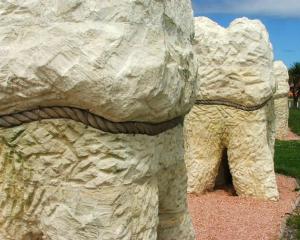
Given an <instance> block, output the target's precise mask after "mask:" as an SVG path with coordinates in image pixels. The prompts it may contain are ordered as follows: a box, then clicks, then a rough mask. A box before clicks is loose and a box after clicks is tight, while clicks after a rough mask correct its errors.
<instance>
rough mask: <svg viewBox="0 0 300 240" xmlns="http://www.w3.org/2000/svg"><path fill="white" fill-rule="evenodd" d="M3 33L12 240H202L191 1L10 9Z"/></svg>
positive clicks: (0, 11)
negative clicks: (193, 160)
mask: <svg viewBox="0 0 300 240" xmlns="http://www.w3.org/2000/svg"><path fill="white" fill-rule="evenodd" d="M0 23H1V25H0V33H1V34H0V59H1V61H0V126H1V128H0V139H1V142H0V203H1V210H0V215H1V218H0V222H1V225H0V239H6V240H26V239H30V240H32V239H37V240H38V239H49V240H59V239H64V240H75V239H76V240H81V239H82V240H83V239H89V240H93V239H95V240H96V239H103V240H113V239H116V240H117V239H118V240H121V239H122V240H125V239H143V240H150V239H151V240H152V239H153V240H154V239H161V240H169V239H174V238H176V239H187V240H189V239H194V233H193V229H192V225H191V222H190V218H189V215H188V212H187V206H186V177H187V176H186V170H185V164H184V160H183V136H182V134H183V130H182V126H181V124H180V123H181V117H182V116H183V115H184V114H185V113H186V112H188V111H189V110H190V107H191V106H192V104H193V103H192V102H193V89H194V83H195V81H194V80H195V69H194V63H193V51H192V45H191V38H192V36H193V17H192V8H191V2H190V0H180V1H173V0H172V1H169V0H168V1H165V0H163V1H149V0H138V1H137V0H134V1H128V0H87V1H84V0H64V1H59V0H41V1H40V0H25V1H24V0H22V1H21V0H7V1H1V2H0ZM80 122H81V123H80ZM96 128H98V129H96ZM121 133H127V134H121ZM149 135H152V136H149Z"/></svg>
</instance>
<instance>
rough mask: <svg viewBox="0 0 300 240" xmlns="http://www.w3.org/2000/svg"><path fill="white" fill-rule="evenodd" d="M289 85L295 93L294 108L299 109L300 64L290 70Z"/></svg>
mask: <svg viewBox="0 0 300 240" xmlns="http://www.w3.org/2000/svg"><path fill="white" fill-rule="evenodd" d="M289 83H290V86H291V91H292V93H293V99H294V106H295V107H297V102H298V99H299V97H300V96H299V95H300V62H297V63H294V65H293V66H292V67H290V68H289Z"/></svg>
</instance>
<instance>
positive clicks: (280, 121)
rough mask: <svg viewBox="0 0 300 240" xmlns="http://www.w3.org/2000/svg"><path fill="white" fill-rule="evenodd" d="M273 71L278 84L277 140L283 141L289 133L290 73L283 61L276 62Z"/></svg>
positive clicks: (276, 107) (276, 105)
mask: <svg viewBox="0 0 300 240" xmlns="http://www.w3.org/2000/svg"><path fill="white" fill-rule="evenodd" d="M273 71H274V73H273V74H274V78H275V81H276V82H277V91H276V93H275V115H276V120H275V122H276V138H278V139H283V138H285V137H286V136H287V134H288V131H289V122H288V120H289V105H288V93H289V90H290V86H289V83H288V81H289V73H288V69H287V67H286V66H285V64H284V63H283V62H282V61H275V62H274V65H273Z"/></svg>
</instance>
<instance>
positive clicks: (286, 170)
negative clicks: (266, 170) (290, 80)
mask: <svg viewBox="0 0 300 240" xmlns="http://www.w3.org/2000/svg"><path fill="white" fill-rule="evenodd" d="M289 127H290V128H291V130H292V131H293V132H294V133H296V134H298V135H300V110H297V109H290V117H289ZM275 171H276V172H277V173H281V174H284V175H287V176H292V177H295V178H297V179H298V180H300V141H278V140H276V143H275ZM287 226H288V227H290V228H292V229H294V230H295V232H296V236H295V237H296V239H300V215H299V214H293V215H292V216H291V217H289V218H288V220H287Z"/></svg>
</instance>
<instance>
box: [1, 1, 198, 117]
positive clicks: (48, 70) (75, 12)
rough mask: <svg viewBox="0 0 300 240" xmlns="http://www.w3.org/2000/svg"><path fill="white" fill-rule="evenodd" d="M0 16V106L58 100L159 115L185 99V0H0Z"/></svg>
mask: <svg viewBox="0 0 300 240" xmlns="http://www.w3.org/2000/svg"><path fill="white" fill-rule="evenodd" d="M0 22H1V26H0V36H1V37H0V49H1V53H2V54H1V56H0V57H1V62H0V79H1V81H0V89H1V94H0V103H1V104H0V113H1V114H3V113H11V112H15V111H22V110H28V108H35V107H41V106H53V105H58V106H73V107H79V108H83V109H89V110H90V111H91V112H93V113H95V114H97V115H100V116H103V117H105V118H107V119H109V120H112V121H116V122H119V121H133V120H135V121H146V122H161V121H165V120H168V119H171V118H174V117H176V116H180V115H183V114H184V113H186V112H188V111H189V109H190V107H191V104H192V103H191V101H190V99H191V95H192V90H193V87H194V86H193V84H194V81H193V79H194V78H193V76H194V72H193V67H192V65H193V64H192V58H193V54H192V46H191V44H190V40H191V38H192V36H193V30H194V25H193V18H192V9H191V3H190V1H189V0H179V1H177V0H176V1H175V0H171V1H165V0H163V1H149V0H134V1H129V0H114V1H111V0H88V1H84V0H64V1H57V0H43V1H40V0H25V1H24V0H5V1H1V2H0ZM74 99H76V101H74Z"/></svg>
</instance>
